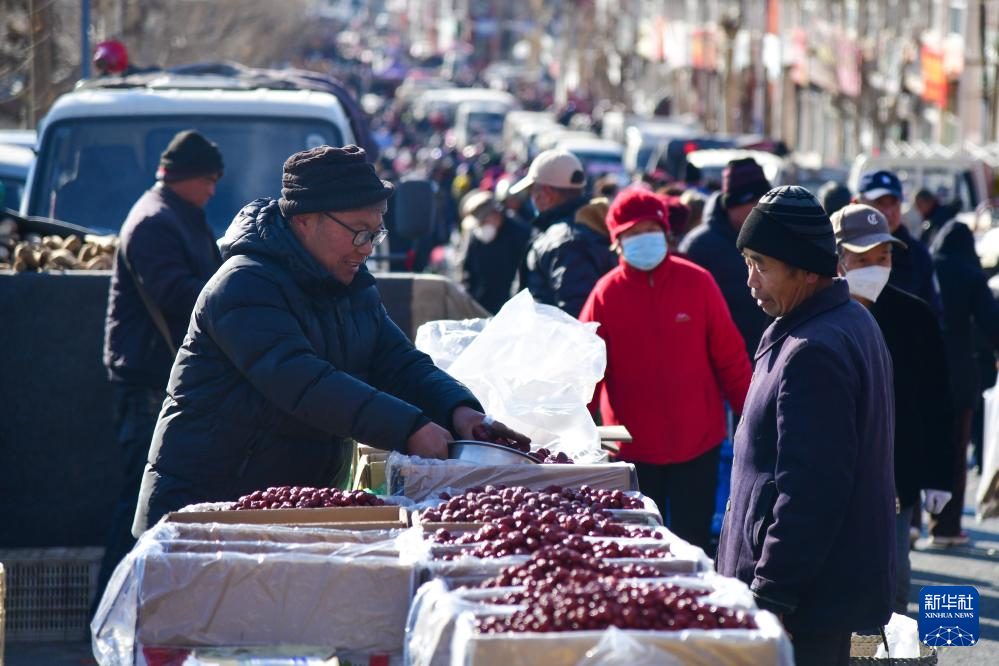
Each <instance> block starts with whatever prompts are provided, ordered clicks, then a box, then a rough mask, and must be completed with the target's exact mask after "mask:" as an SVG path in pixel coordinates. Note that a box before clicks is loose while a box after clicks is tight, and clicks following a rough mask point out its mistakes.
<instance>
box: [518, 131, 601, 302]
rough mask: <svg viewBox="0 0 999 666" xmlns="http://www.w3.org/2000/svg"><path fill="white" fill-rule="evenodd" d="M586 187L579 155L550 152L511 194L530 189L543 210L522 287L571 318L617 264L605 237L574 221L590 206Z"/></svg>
mask: <svg viewBox="0 0 999 666" xmlns="http://www.w3.org/2000/svg"><path fill="white" fill-rule="evenodd" d="M585 185H586V174H585V173H584V171H583V165H582V164H581V163H580V161H579V159H577V158H576V156H575V155H573V154H572V153H570V152H567V151H564V150H546V151H544V152H543V153H541V154H540V155H538V156H537V157H536V158H534V161H533V162H531V166H530V168H529V169H528V171H527V175H526V176H525V177H524V178H522V179H521V180H520V181H519V182H517V183H516V184H515V185H513V187H511V188H510V194H511V195H516V194H518V193H520V192H523V191H525V190H527V189H528V188H530V191H531V201H533V202H534V206H535V208H537V209H538V211H539V212H538V215H537V217H535V218H534V220H533V221H532V222H531V224H532V226H533V227H534V231H533V233H534V235H533V238H532V239H531V244H530V247H528V249H527V257H526V258H525V259H524V265H523V266H521V269H520V286H521V287H527V288H528V289H529V290H530V291H531V296H533V297H534V300H536V301H537V302H539V303H544V304H545V305H554V306H556V307H558V308H560V309H562V310H564V311H565V312H567V313H568V314H570V315H572V316H573V317H578V316H579V311H580V310H582V309H583V303H585V302H586V299H587V298H588V297H589V295H590V292H591V291H593V287H594V285H596V283H597V280H599V279H600V278H601V277H603V275H604V273H606V272H608V271H609V270H611V269H612V268H614V267H616V266H617V264H618V259H617V255H616V254H615V253H614V252H612V251H611V249H610V243H609V242H608V239H607V238H606V237H605V236H601V235H600V234H598V233H597V232H596V231H594V230H593V229H590V228H588V227H585V226H583V225H581V224H576V222H575V217H576V211H578V210H579V209H580V208H582V207H583V206H584V205H586V203H587V202H588V199H587V198H586V196H585V194H584V191H583V189H584V187H585Z"/></svg>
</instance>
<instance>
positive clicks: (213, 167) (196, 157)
mask: <svg viewBox="0 0 999 666" xmlns="http://www.w3.org/2000/svg"><path fill="white" fill-rule="evenodd" d="M223 169H225V165H224V164H223V163H222V153H221V152H220V151H219V147H218V146H216V145H215V144H214V143H212V142H211V141H209V140H208V139H206V138H205V137H204V135H202V134H200V133H199V132H197V131H195V130H184V131H183V132H178V133H177V134H176V135H175V136H174V137H173V139H171V140H170V145H168V146H167V147H166V150H164V151H163V153H162V154H161V155H160V165H159V169H157V171H156V177H157V178H159V179H160V180H162V181H164V182H167V183H173V182H177V181H180V180H188V179H190V178H198V177H199V176H206V175H209V174H221V173H222V171H223Z"/></svg>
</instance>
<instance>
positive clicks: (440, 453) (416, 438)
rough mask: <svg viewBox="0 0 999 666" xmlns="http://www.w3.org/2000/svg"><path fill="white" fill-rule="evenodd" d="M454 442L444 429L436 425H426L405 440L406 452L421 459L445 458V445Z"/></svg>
mask: <svg viewBox="0 0 999 666" xmlns="http://www.w3.org/2000/svg"><path fill="white" fill-rule="evenodd" d="M451 441H454V437H452V436H451V433H449V432H448V431H447V430H445V429H444V428H442V427H440V426H439V425H437V424H436V423H428V424H427V425H425V426H423V427H422V428H420V429H419V430H417V431H416V432H414V433H413V434H412V435H410V436H409V439H407V440H406V451H407V452H408V453H409V454H410V455H414V456H420V457H421V458H440V459H442V460H443V459H446V458H447V444H448V442H451Z"/></svg>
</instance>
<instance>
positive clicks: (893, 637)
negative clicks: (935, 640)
mask: <svg viewBox="0 0 999 666" xmlns="http://www.w3.org/2000/svg"><path fill="white" fill-rule="evenodd" d="M885 637H886V638H887V639H888V652H887V653H886V652H885V646H884V644H883V643H882V644H881V645H878V651H877V652H876V653H874V658H875V659H887V658H888V657H891V658H892V659H913V658H918V657H919V623H918V622H916V621H915V620H913V619H912V618H911V617H906V616H905V615H899V614H898V613H892V614H891V620H890V621H889V622H888V625H887V626H886V627H885Z"/></svg>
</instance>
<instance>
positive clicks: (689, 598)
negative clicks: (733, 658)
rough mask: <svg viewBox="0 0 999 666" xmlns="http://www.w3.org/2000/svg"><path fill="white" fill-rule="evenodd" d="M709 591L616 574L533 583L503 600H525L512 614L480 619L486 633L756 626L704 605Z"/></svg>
mask: <svg viewBox="0 0 999 666" xmlns="http://www.w3.org/2000/svg"><path fill="white" fill-rule="evenodd" d="M703 594H704V593H703V592H700V591H698V590H693V589H690V588H685V587H681V586H679V585H675V584H672V583H652V582H641V581H637V582H625V581H621V580H617V579H615V578H613V577H611V576H603V577H600V578H597V579H593V580H587V581H578V580H571V579H570V580H567V581H563V582H561V583H560V584H558V585H557V586H549V585H535V586H529V587H528V588H527V589H526V591H524V592H512V593H510V594H508V595H507V596H506V597H504V598H503V599H501V600H500V603H512V604H525V603H526V605H527V607H526V608H523V609H521V610H518V611H516V612H514V613H513V614H512V615H507V616H485V617H480V618H478V619H477V620H476V624H477V626H478V629H479V631H480V632H482V633H486V634H493V633H503V632H509V631H512V632H553V631H587V630H602V629H606V628H608V627H618V628H620V629H651V630H657V631H680V630H683V629H755V628H756V623H755V622H754V621H753V618H752V617H751V616H750V615H749V614H748V613H746V611H744V610H738V609H733V608H725V607H720V606H715V605H713V604H703V603H701V602H699V601H697V597H699V596H703Z"/></svg>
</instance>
